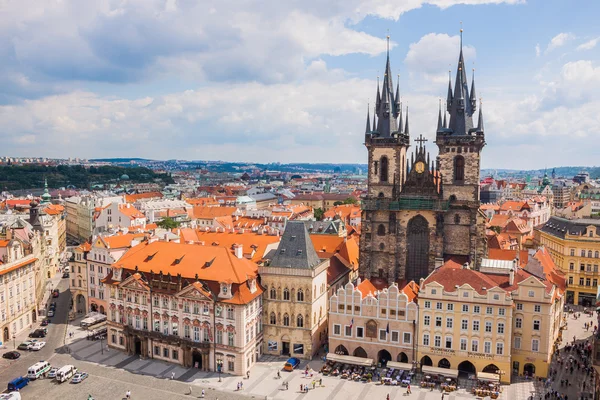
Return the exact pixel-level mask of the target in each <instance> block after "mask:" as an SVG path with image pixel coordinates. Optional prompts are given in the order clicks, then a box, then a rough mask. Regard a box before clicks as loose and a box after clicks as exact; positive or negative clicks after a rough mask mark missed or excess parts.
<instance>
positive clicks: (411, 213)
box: [360, 33, 487, 284]
mask: <svg viewBox="0 0 600 400" xmlns="http://www.w3.org/2000/svg"><path fill="white" fill-rule="evenodd" d="M388 40H389V37H388ZM446 103H447V105H446V110H445V111H444V112H442V108H441V105H440V110H439V115H438V121H437V130H436V139H435V144H436V145H437V146H438V149H439V154H438V156H437V158H436V159H435V160H432V159H431V158H430V156H429V153H428V152H427V151H426V149H425V146H424V142H426V139H424V138H423V136H422V135H421V136H420V137H419V138H417V139H414V143H416V146H415V149H414V151H413V152H412V154H411V155H410V157H409V155H408V148H409V147H410V146H411V137H410V132H409V122H408V108H407V109H406V115H405V116H403V114H402V104H401V102H400V84H399V82H398V83H397V86H396V92H395V93H394V90H393V82H392V75H391V67H390V57H389V50H388V54H387V61H386V66H385V75H384V76H383V86H382V87H381V90H380V87H379V80H378V83H377V97H376V103H375V113H374V115H373V120H372V125H371V119H370V116H369V112H367V126H366V132H365V146H366V147H367V151H368V156H369V158H368V163H369V168H368V170H369V171H368V193H367V196H366V198H365V199H364V200H363V202H362V234H361V238H360V275H361V276H362V277H364V278H368V279H371V280H374V281H380V282H381V283H386V284H391V283H393V282H400V283H402V282H408V281H411V280H414V281H416V282H418V281H419V279H420V278H424V277H426V276H427V275H428V274H429V273H430V272H431V271H433V269H434V268H436V267H438V266H440V265H441V264H442V263H443V262H444V261H445V260H447V259H448V258H450V257H453V258H454V259H456V260H460V262H468V263H470V264H471V265H472V266H473V267H477V266H478V265H479V261H480V260H481V258H483V257H485V256H486V253H487V247H486V238H485V215H484V214H483V213H482V212H481V211H479V205H480V201H479V169H480V154H481V150H482V149H483V146H485V135H484V129H483V116H482V111H481V105H480V106H479V117H478V119H477V125H476V126H475V125H474V123H473V115H474V114H475V112H476V110H477V99H476V95H475V81H474V78H473V80H472V81H471V89H470V90H469V87H468V82H467V75H466V72H465V62H464V58H463V51H462V33H461V46H460V55H459V58H458V67H457V71H456V79H455V83H454V89H453V88H452V81H451V79H450V81H449V82H448V96H447V100H446ZM442 114H443V116H442Z"/></svg>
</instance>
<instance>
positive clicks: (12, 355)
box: [2, 351, 21, 360]
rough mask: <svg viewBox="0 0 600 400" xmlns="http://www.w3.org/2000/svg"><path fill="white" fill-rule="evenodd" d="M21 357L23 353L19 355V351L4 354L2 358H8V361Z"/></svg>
mask: <svg viewBox="0 0 600 400" xmlns="http://www.w3.org/2000/svg"><path fill="white" fill-rule="evenodd" d="M19 357H21V353H19V352H18V351H8V352H6V353H4V354H2V358H6V359H8V360H16V359H17V358H19Z"/></svg>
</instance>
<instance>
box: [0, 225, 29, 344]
mask: <svg viewBox="0 0 600 400" xmlns="http://www.w3.org/2000/svg"><path fill="white" fill-rule="evenodd" d="M8 229H9V230H10V228H8ZM5 233H8V237H6V236H5V239H0V260H1V262H0V332H2V336H1V341H2V342H3V343H8V342H9V341H11V340H15V336H17V335H19V334H20V333H21V332H23V331H26V330H29V329H30V327H31V324H33V323H34V322H35V321H36V320H37V306H36V279H35V278H36V276H35V272H36V269H37V268H36V266H37V262H38V259H37V258H36V257H35V256H34V255H33V254H31V253H30V251H28V249H27V248H26V246H25V244H24V243H23V242H22V241H21V240H20V239H16V238H12V233H11V232H5ZM15 345H16V343H15Z"/></svg>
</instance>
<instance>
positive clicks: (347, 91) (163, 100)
mask: <svg viewBox="0 0 600 400" xmlns="http://www.w3.org/2000/svg"><path fill="white" fill-rule="evenodd" d="M599 14H600V2H598V1H596V0H578V1H575V2H571V1H565V0H401V1H400V0H394V1H383V0H328V1H322V0H301V1H300V0H287V1H277V0H261V1H255V0H239V1H238V0H228V1H223V0H220V1H212V0H202V1H195V0H95V1H93V2H88V1H80V0H44V1H39V0H0V156H14V157H34V156H35V157H51V158H68V157H73V158H75V157H80V158H104V157H144V158H153V159H187V160H226V161H248V162H260V163H267V162H283V163H287V162H331V163H366V161H367V151H366V148H365V147H364V145H363V142H364V127H365V120H366V112H367V107H368V106H369V104H370V107H371V108H372V106H373V102H374V98H375V94H376V82H377V76H378V75H382V73H383V69H384V67H385V59H386V43H387V40H386V36H387V35H388V34H389V36H390V60H391V67H392V71H393V73H394V75H396V74H398V75H399V82H400V92H401V97H402V102H403V105H404V106H405V107H406V106H408V108H409V121H410V132H411V135H412V136H413V138H414V137H416V136H418V135H419V134H423V135H424V136H425V137H427V138H428V139H429V142H428V143H429V146H428V149H429V150H430V151H431V152H432V155H436V154H437V149H435V148H434V145H433V144H432V140H433V138H434V136H435V130H436V124H437V113H438V104H439V99H440V98H441V99H442V100H443V99H444V98H445V95H446V89H447V84H448V83H447V82H448V81H447V80H448V78H447V77H448V70H450V69H451V70H452V74H453V75H454V74H455V70H456V64H457V60H458V53H459V46H460V45H459V30H460V28H461V26H462V28H463V29H464V32H463V46H464V54H465V64H466V65H467V66H468V67H469V81H470V80H471V76H472V74H473V73H474V74H475V82H476V88H477V95H478V96H479V97H481V99H482V103H483V115H484V121H485V135H486V142H487V146H486V147H485V148H484V150H483V153H482V163H481V166H482V168H511V169H530V168H544V167H551V166H559V165H590V166H592V165H598V164H599V163H598V162H597V159H598V154H600V150H598V149H599V148H600V134H598V132H597V131H598V127H599V126H600V26H599V25H598V24H597V21H596V19H597V15H599ZM461 23H462V25H461ZM472 69H474V72H473V71H471V70H472ZM393 79H394V87H395V86H396V82H398V77H397V76H394V77H393Z"/></svg>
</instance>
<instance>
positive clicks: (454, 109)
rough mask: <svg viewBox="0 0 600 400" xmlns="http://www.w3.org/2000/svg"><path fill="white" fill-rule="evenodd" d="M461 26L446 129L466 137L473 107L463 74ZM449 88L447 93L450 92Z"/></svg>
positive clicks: (471, 120) (464, 74)
mask: <svg viewBox="0 0 600 400" xmlns="http://www.w3.org/2000/svg"><path fill="white" fill-rule="evenodd" d="M462 34H463V30H462V25H461V29H460V53H459V56H458V66H457V69H456V81H455V84H454V92H453V95H452V100H451V102H450V103H449V104H448V112H449V114H450V119H449V121H448V128H447V129H449V130H450V131H452V132H453V134H454V135H461V136H468V135H469V134H470V132H472V131H473V130H474V129H473V128H474V124H473V114H474V107H473V103H472V102H471V96H470V95H469V86H468V82H467V74H466V72H465V59H464V55H463V48H462V43H463V41H462ZM450 90H451V89H450V87H449V88H448V91H449V92H450Z"/></svg>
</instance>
